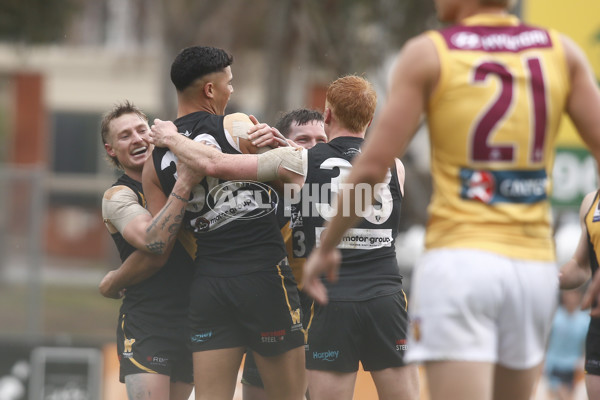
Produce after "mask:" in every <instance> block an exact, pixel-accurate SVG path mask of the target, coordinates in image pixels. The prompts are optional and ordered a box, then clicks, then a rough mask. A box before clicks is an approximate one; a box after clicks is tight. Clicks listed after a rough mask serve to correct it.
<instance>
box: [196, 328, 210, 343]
mask: <svg viewBox="0 0 600 400" xmlns="http://www.w3.org/2000/svg"><path fill="white" fill-rule="evenodd" d="M212 336H213V333H212V331H208V332H202V333H197V334H195V335H192V337H191V340H192V343H204V342H206V341H208V340H209V339H210V338H212Z"/></svg>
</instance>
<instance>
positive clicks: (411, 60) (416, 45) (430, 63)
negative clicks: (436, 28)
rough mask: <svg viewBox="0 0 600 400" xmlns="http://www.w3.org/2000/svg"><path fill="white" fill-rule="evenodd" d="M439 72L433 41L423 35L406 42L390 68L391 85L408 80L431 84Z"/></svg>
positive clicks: (438, 60)
mask: <svg viewBox="0 0 600 400" xmlns="http://www.w3.org/2000/svg"><path fill="white" fill-rule="evenodd" d="M439 71H440V56H439V55H438V50H437V49H436V46H435V44H434V41H433V39H432V38H431V37H430V35H429V34H428V33H423V34H421V35H418V36H416V37H414V38H412V39H410V40H408V41H407V42H406V43H405V45H404V46H403V47H402V50H401V51H400V53H399V54H398V56H397V58H396V60H395V61H394V64H393V66H392V73H391V77H390V78H391V84H392V86H393V85H394V83H395V82H397V81H402V80H408V81H413V82H415V81H417V82H423V83H425V82H433V81H435V80H436V79H437V77H438V75H439Z"/></svg>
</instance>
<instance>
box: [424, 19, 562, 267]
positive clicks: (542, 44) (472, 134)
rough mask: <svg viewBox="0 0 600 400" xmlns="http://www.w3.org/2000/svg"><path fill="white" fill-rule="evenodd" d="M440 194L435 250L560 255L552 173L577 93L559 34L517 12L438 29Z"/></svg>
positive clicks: (435, 109) (433, 114) (434, 135)
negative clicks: (572, 93)
mask: <svg viewBox="0 0 600 400" xmlns="http://www.w3.org/2000/svg"><path fill="white" fill-rule="evenodd" d="M427 35H428V36H429V38H430V39H431V40H432V41H433V43H434V45H435V47H436V50H437V53H438V57H439V60H440V78H439V81H438V83H437V86H436V88H435V90H434V92H433V93H432V96H431V98H430V101H429V104H428V105H427V107H428V108H427V114H428V126H429V134H430V140H431V144H432V146H431V148H432V154H431V158H432V160H431V163H432V164H431V172H432V175H433V185H434V188H433V189H434V190H433V198H432V201H431V203H430V206H429V215H430V219H429V221H428V229H427V236H426V247H427V248H437V247H462V248H478V249H483V250H487V251H493V252H496V253H500V254H503V255H506V256H509V257H515V258H522V259H532V260H541V261H551V260H553V259H554V244H553V239H552V229H551V221H550V204H549V196H550V188H551V183H550V178H551V176H550V175H551V172H552V164H553V161H554V155H553V152H554V143H555V139H556V135H557V131H558V127H559V123H560V120H561V116H562V112H563V109H564V106H565V103H566V99H567V96H568V92H569V79H568V67H567V63H566V59H565V56H564V50H563V48H562V44H561V41H560V37H559V34H558V33H557V32H555V31H551V30H545V29H541V28H537V27H532V26H528V25H524V24H523V23H522V22H521V21H520V20H519V19H518V18H516V17H514V16H511V15H485V14H482V15H476V16H473V17H470V18H467V19H465V20H463V21H462V23H461V25H457V26H453V27H450V28H446V29H443V30H441V31H431V32H428V33H427Z"/></svg>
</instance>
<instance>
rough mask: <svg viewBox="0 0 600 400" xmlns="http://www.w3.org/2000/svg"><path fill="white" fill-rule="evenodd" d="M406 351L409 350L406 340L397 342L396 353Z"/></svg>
mask: <svg viewBox="0 0 600 400" xmlns="http://www.w3.org/2000/svg"><path fill="white" fill-rule="evenodd" d="M406 350H408V345H407V344H406V339H398V340H396V351H406Z"/></svg>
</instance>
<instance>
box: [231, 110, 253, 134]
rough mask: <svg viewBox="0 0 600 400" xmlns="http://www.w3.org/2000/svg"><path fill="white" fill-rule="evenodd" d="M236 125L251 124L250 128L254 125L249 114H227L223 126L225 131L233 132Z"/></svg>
mask: <svg viewBox="0 0 600 400" xmlns="http://www.w3.org/2000/svg"><path fill="white" fill-rule="evenodd" d="M234 124H249V125H250V126H252V125H254V124H253V123H252V120H251V119H250V117H249V116H248V114H244V113H241V112H237V113H233V114H227V115H225V116H224V117H223V126H224V127H225V129H228V130H230V131H231V130H233V126H234Z"/></svg>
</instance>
